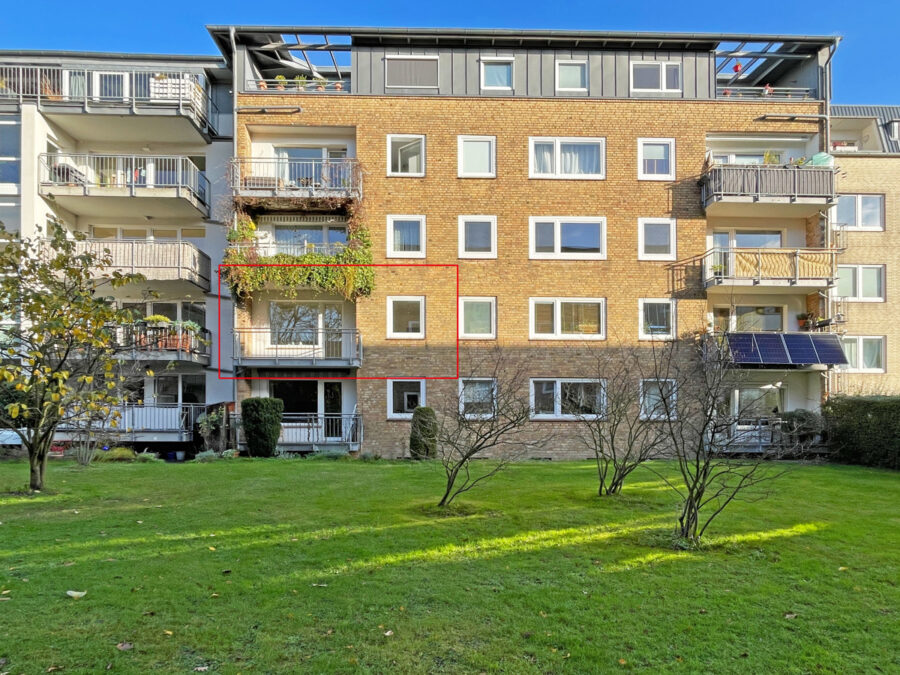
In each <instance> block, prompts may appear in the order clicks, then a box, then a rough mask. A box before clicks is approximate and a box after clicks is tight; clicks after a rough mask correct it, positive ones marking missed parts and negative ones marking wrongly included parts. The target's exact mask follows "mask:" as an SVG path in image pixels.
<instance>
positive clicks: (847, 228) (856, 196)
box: [831, 192, 887, 232]
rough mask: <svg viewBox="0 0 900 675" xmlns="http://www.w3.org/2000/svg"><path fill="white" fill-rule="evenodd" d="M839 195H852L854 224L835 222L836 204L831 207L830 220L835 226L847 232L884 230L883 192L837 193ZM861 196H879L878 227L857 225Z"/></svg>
mask: <svg viewBox="0 0 900 675" xmlns="http://www.w3.org/2000/svg"><path fill="white" fill-rule="evenodd" d="M841 197H853V198H854V201H855V202H856V209H855V211H856V222H857V224H856V225H845V224H841V223H838V222H837V209H838V207H837V204H835V205H834V206H832V207H831V222H832V223H834V227H835V228H840V229H843V230H845V231H847V232H884V221H885V219H886V213H885V210H886V209H885V206H886V202H887V200H886V199H885V195H884V193H881V192H842V193H840V194H838V199H840V198H841ZM862 197H881V225H880V226H879V227H863V226H862V225H859V223H861V222H862V199H861V198H862Z"/></svg>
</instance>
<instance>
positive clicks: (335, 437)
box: [322, 382, 344, 441]
mask: <svg viewBox="0 0 900 675" xmlns="http://www.w3.org/2000/svg"><path fill="white" fill-rule="evenodd" d="M322 399H323V400H322V410H323V412H324V423H325V424H324V426H325V439H326V440H328V441H340V440H341V439H342V438H343V437H344V419H343V417H341V412H343V400H342V384H341V382H323V383H322Z"/></svg>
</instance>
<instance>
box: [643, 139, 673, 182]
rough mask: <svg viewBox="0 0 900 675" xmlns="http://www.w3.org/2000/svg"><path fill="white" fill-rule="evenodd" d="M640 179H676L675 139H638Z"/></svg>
mask: <svg viewBox="0 0 900 675" xmlns="http://www.w3.org/2000/svg"><path fill="white" fill-rule="evenodd" d="M638 180H675V139H674V138H639V139H638Z"/></svg>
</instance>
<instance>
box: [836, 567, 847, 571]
mask: <svg viewBox="0 0 900 675" xmlns="http://www.w3.org/2000/svg"><path fill="white" fill-rule="evenodd" d="M848 569H849V568H848V567H838V572H846V571H847V570H848Z"/></svg>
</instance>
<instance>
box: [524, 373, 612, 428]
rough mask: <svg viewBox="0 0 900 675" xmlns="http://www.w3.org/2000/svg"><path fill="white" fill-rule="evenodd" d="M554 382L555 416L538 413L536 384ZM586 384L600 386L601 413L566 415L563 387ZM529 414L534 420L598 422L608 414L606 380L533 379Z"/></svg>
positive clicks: (530, 388) (582, 378) (530, 385)
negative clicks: (563, 403) (570, 384)
mask: <svg viewBox="0 0 900 675" xmlns="http://www.w3.org/2000/svg"><path fill="white" fill-rule="evenodd" d="M535 382H554V383H555V384H556V389H555V392H554V394H553V414H552V415H549V414H547V413H536V412H535V411H534V383H535ZM570 382H574V383H584V384H598V385H600V412H599V413H597V414H594V415H564V414H563V413H562V385H563V384H564V383H570ZM528 398H529V412H530V417H531V419H533V420H538V421H540V420H582V419H584V420H596V419H601V418H602V417H603V416H604V415H605V414H606V380H598V379H596V378H589V377H532V378H531V379H530V380H529V381H528Z"/></svg>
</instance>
